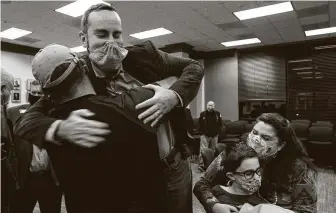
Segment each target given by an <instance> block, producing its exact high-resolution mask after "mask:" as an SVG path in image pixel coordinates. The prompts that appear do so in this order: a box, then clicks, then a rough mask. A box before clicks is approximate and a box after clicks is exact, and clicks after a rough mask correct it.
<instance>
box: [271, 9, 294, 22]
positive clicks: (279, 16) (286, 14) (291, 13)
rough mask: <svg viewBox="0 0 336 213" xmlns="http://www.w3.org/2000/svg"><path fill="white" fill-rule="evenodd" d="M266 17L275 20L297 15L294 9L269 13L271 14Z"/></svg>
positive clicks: (288, 18) (290, 18)
mask: <svg viewBox="0 0 336 213" xmlns="http://www.w3.org/2000/svg"><path fill="white" fill-rule="evenodd" d="M267 18H268V20H270V21H271V22H276V21H283V20H293V19H297V15H296V12H295V11H289V12H286V13H279V14H274V15H271V16H267Z"/></svg>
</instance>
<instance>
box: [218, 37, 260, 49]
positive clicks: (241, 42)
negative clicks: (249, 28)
mask: <svg viewBox="0 0 336 213" xmlns="http://www.w3.org/2000/svg"><path fill="white" fill-rule="evenodd" d="M260 42H261V41H260V40H259V39H258V38H250V39H243V40H236V41H228V42H222V45H224V46H226V47H232V46H240V45H246V44H255V43H260Z"/></svg>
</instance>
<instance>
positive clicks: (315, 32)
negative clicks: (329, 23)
mask: <svg viewBox="0 0 336 213" xmlns="http://www.w3.org/2000/svg"><path fill="white" fill-rule="evenodd" d="M329 33H336V27H328V28H321V29H316V30H308V31H305V34H306V36H314V35H322V34H329Z"/></svg>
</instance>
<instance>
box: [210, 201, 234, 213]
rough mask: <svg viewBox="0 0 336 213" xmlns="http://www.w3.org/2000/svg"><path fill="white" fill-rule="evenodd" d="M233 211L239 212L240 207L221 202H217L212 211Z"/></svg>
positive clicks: (228, 212)
mask: <svg viewBox="0 0 336 213" xmlns="http://www.w3.org/2000/svg"><path fill="white" fill-rule="evenodd" d="M232 212H238V209H237V208H236V207H234V206H230V205H227V204H221V203H216V204H215V205H214V206H213V207H212V213H232Z"/></svg>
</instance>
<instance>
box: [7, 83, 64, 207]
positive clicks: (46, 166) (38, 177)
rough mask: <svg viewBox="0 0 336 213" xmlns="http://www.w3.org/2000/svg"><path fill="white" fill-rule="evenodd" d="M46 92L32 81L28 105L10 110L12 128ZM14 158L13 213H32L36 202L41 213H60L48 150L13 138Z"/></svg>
mask: <svg viewBox="0 0 336 213" xmlns="http://www.w3.org/2000/svg"><path fill="white" fill-rule="evenodd" d="M42 96H43V92H42V90H41V85H40V84H39V82H38V81H36V80H35V81H33V82H32V84H31V90H30V91H29V93H28V102H29V104H22V105H19V106H14V107H11V108H9V109H8V110H7V119H8V122H9V123H10V126H14V125H15V123H16V121H17V120H18V119H19V118H20V117H22V116H23V115H24V113H25V112H26V110H27V109H28V108H29V107H30V106H31V105H34V104H35V102H37V101H38V100H39V99H40V98H41V97H42ZM13 144H14V147H15V156H16V157H17V159H18V162H19V163H18V165H17V168H16V171H17V176H16V178H17V180H16V181H17V184H18V186H19V189H17V190H16V191H15V193H14V196H13V200H12V202H11V205H10V213H32V212H33V211H34V207H35V205H36V202H37V201H38V202H39V207H40V211H41V213H60V211H61V202H62V192H61V190H60V186H59V183H58V181H57V178H56V175H55V172H54V170H53V167H52V165H51V162H50V159H49V156H48V153H47V150H45V149H43V148H42V149H40V148H39V147H38V146H36V145H34V144H32V143H30V142H28V141H26V140H23V139H21V138H19V137H16V136H15V135H14V136H13Z"/></svg>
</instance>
